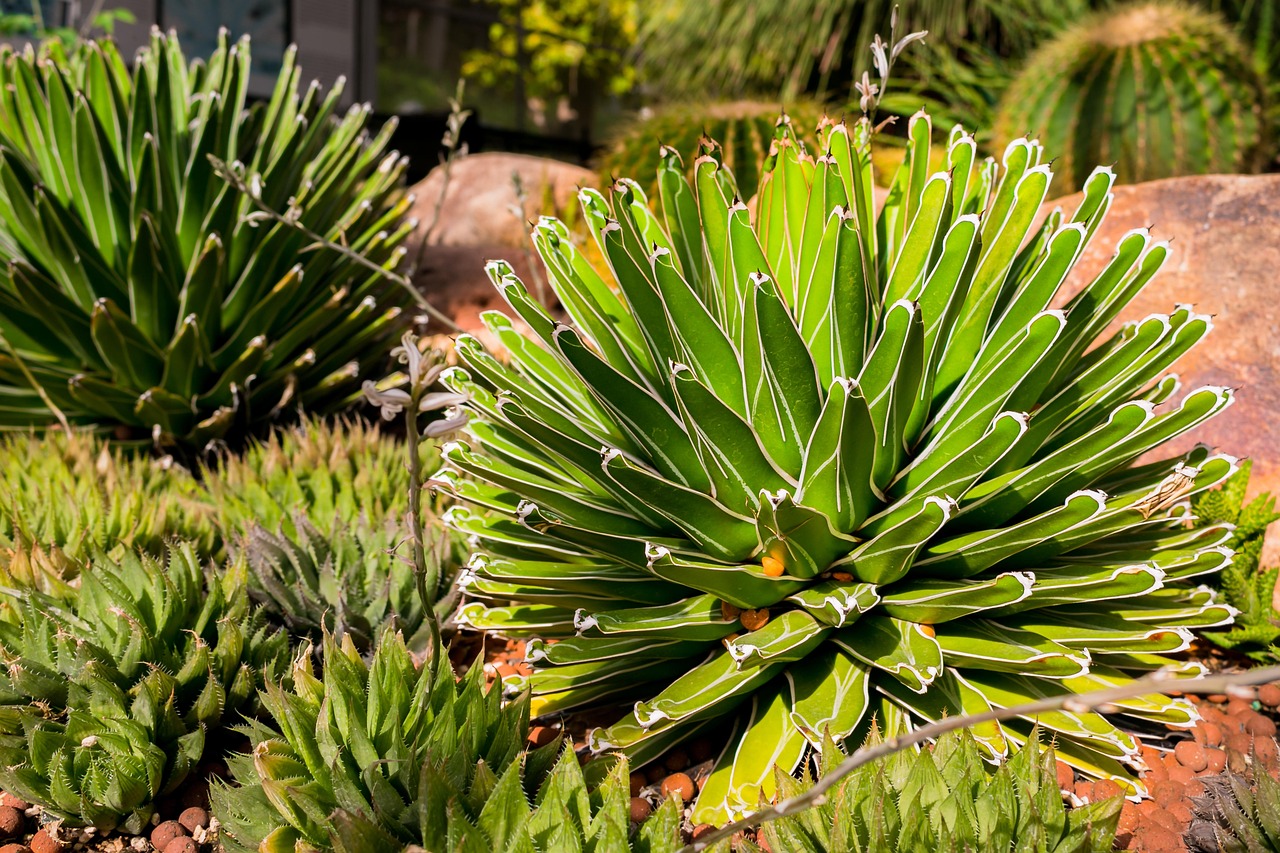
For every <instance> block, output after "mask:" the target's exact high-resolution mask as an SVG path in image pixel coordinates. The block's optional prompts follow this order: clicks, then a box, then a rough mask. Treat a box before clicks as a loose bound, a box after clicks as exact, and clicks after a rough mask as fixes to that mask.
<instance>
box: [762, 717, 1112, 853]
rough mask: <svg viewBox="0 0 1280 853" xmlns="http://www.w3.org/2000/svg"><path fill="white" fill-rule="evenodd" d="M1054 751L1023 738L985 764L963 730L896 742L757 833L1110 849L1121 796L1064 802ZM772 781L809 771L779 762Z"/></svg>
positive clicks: (836, 843)
mask: <svg viewBox="0 0 1280 853" xmlns="http://www.w3.org/2000/svg"><path fill="white" fill-rule="evenodd" d="M874 740H875V738H874V737H873V742H874ZM823 757H824V759H827V760H828V762H831V761H833V760H839V758H840V752H839V749H838V748H836V746H835V744H834V743H832V744H829V746H828V748H827V749H825V750H824V751H823ZM1054 760H1055V759H1054V751H1053V749H1052V748H1049V749H1043V748H1041V746H1040V743H1039V738H1036V737H1033V738H1031V739H1030V740H1029V741H1028V743H1027V746H1026V747H1025V748H1023V749H1021V750H1018V751H1016V752H1015V753H1014V754H1013V755H1012V756H1011V757H1010V759H1009V760H1008V761H1007V762H1005V763H1004V764H1002V765H1001V766H1000V767H999V768H998V769H996V770H995V772H994V773H991V772H988V771H989V770H990V768H989V766H988V765H987V763H986V761H985V757H984V756H983V754H982V750H981V749H980V748H979V746H978V742H977V740H975V739H974V737H973V735H972V734H970V733H969V732H967V731H963V730H961V731H959V732H952V733H949V734H947V735H944V736H943V737H941V738H939V739H938V741H937V743H936V744H934V745H933V747H932V748H931V749H922V750H918V751H915V750H900V751H898V752H895V753H893V754H891V755H890V756H888V757H886V758H884V759H882V760H880V761H877V762H876V763H874V764H868V765H863V766H862V767H861V768H859V769H858V770H856V771H854V772H853V773H851V774H850V775H849V776H846V777H845V778H844V779H842V780H840V782H838V783H837V785H836V786H835V788H834V789H833V790H832V792H831V793H830V794H828V795H826V797H825V799H824V801H823V802H822V803H820V804H818V805H815V806H813V807H811V808H809V809H806V810H804V811H802V812H800V813H798V814H795V815H790V816H787V817H784V818H781V819H779V820H776V821H772V822H770V823H767V824H765V825H764V826H763V827H762V828H761V835H762V837H763V840H764V842H765V843H766V844H767V845H768V849H770V850H786V851H788V853H825V851H828V850H847V851H850V853H862V851H874V850H1027V851H1031V850H1035V851H1040V852H1041V853H1095V851H1102V850H1111V849H1112V844H1113V842H1114V840H1115V834H1116V824H1117V823H1118V821H1119V819H1120V805H1121V803H1122V802H1123V799H1122V798H1120V797H1115V798H1113V799H1109V800H1099V801H1097V802H1093V803H1088V804H1086V805H1083V806H1080V807H1077V808H1073V809H1071V810H1067V809H1066V807H1065V806H1064V803H1063V799H1062V794H1061V791H1059V790H1058V782H1057V776H1056V775H1055V773H1054ZM831 769H832V766H831V764H830V763H828V766H826V767H823V768H821V770H822V772H823V773H824V774H825V773H827V772H830V770H831ZM777 784H778V790H779V792H780V793H781V794H782V795H783V796H786V797H788V798H790V797H794V796H797V795H799V794H802V793H803V792H804V791H806V790H807V789H808V788H810V787H811V786H812V784H813V780H812V779H811V778H810V774H809V773H808V771H807V769H806V773H805V776H804V778H802V779H800V780H796V779H793V778H791V777H790V776H789V775H787V774H784V773H782V772H781V771H779V772H778V774H777ZM742 849H744V850H748V851H751V850H756V849H759V848H755V847H754V846H745V845H743V846H742Z"/></svg>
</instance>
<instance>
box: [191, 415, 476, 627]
mask: <svg viewBox="0 0 1280 853" xmlns="http://www.w3.org/2000/svg"><path fill="white" fill-rule="evenodd" d="M419 449H420V452H421V453H422V462H423V465H424V466H432V465H434V464H436V462H437V461H438V458H439V457H438V454H437V451H436V449H435V444H434V443H433V442H424V443H423V444H422V445H421V446H420V448H419ZM407 453H408V450H407V445H406V443H405V442H404V440H403V439H400V438H397V437H395V436H393V435H390V434H388V433H386V432H383V431H382V430H380V429H378V428H377V427H376V426H369V425H367V424H364V423H362V422H359V421H354V420H352V421H343V422H340V423H338V424H326V423H324V422H322V421H308V422H305V423H303V424H300V425H299V426H297V427H293V428H290V429H284V430H277V431H274V432H273V433H272V434H271V435H270V436H269V437H268V438H266V439H265V440H263V441H260V442H253V443H251V444H250V445H249V446H248V447H247V448H246V449H245V451H244V453H242V454H235V455H228V456H226V457H224V458H222V459H220V460H219V461H218V462H217V464H216V465H214V466H212V467H210V468H208V469H206V470H205V472H204V483H205V485H206V487H207V489H208V494H209V497H210V499H211V500H210V502H211V504H212V507H213V512H214V513H215V515H216V518H217V523H218V527H219V529H220V530H221V532H222V534H223V535H224V536H225V537H226V544H227V548H228V550H229V551H230V552H231V553H232V554H235V555H238V556H240V557H243V558H244V559H245V560H246V561H247V562H248V565H249V569H250V571H249V583H250V593H251V595H252V596H253V597H254V599H255V600H257V601H258V602H259V603H260V604H261V605H262V606H263V608H264V609H265V610H266V611H267V613H268V614H269V615H270V616H271V618H272V619H273V620H275V621H277V622H279V623H281V624H284V625H285V626H287V627H288V628H289V630H290V631H291V632H293V633H295V634H300V635H304V636H307V637H310V638H311V639H313V640H317V641H318V640H319V639H320V632H321V629H322V628H325V629H327V630H329V631H331V632H334V633H336V634H337V635H339V636H345V635H348V634H349V635H351V636H352V638H353V639H354V640H355V642H356V644H357V645H358V646H359V647H360V648H361V649H362V650H363V649H368V648H369V647H370V646H371V645H372V642H373V640H374V639H375V638H376V637H377V636H378V635H379V634H380V633H381V631H382V628H383V627H387V626H391V627H395V628H397V629H399V630H401V631H403V632H404V633H405V635H406V636H407V637H409V645H410V646H411V647H412V648H414V649H415V650H421V649H422V648H423V647H424V643H425V642H426V637H425V635H424V634H423V633H422V632H421V630H420V629H422V628H423V627H424V624H425V622H424V614H423V611H422V605H421V601H420V600H419V598H418V594H417V591H416V588H415V579H414V570H413V567H412V565H411V563H410V562H409V556H410V549H409V546H408V544H407V540H408V538H409V524H408V519H407V516H408V511H409V470H408V465H407ZM427 470H430V468H429V467H428V468H427ZM423 514H424V522H425V529H426V536H425V541H424V544H425V555H426V557H427V559H428V560H431V561H433V563H434V565H435V567H436V574H435V577H437V578H440V579H441V580H442V582H443V584H444V588H445V590H446V592H447V591H448V590H449V588H450V586H449V582H450V581H451V579H452V578H453V577H454V575H455V574H456V573H457V569H458V566H459V565H460V564H461V562H462V555H461V553H460V546H459V543H458V542H457V541H456V539H455V538H454V537H453V536H452V535H451V534H450V532H449V531H447V530H445V529H444V527H443V525H441V524H440V523H439V520H438V518H437V516H436V514H435V510H434V507H433V506H431V505H430V504H428V505H427V506H424V507H423Z"/></svg>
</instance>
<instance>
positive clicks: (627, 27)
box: [462, 0, 637, 128]
mask: <svg viewBox="0 0 1280 853" xmlns="http://www.w3.org/2000/svg"><path fill="white" fill-rule="evenodd" d="M486 5H488V6H490V7H491V8H494V9H496V10H497V12H498V15H499V20H498V21H497V22H495V23H494V24H492V25H491V26H490V27H489V46H488V49H486V50H475V51H471V52H470V53H469V54H468V55H467V57H466V60H465V61H464V63H463V68H462V74H463V76H464V77H466V78H467V79H468V80H471V81H472V82H474V83H476V84H479V85H481V86H486V87H512V88H515V89H516V91H518V92H520V93H521V95H522V96H523V99H524V101H525V102H526V105H527V106H529V107H530V109H531V110H532V111H534V113H535V118H536V116H537V115H539V114H541V115H542V116H543V117H544V120H547V121H558V122H560V123H564V124H569V123H573V122H578V123H580V124H581V126H582V127H585V128H589V127H590V126H591V122H592V118H593V111H594V96H595V95H596V93H598V92H604V93H607V94H611V95H621V94H624V93H626V92H627V91H629V90H630V89H631V87H632V86H633V85H635V79H636V72H635V67H634V65H633V64H632V63H631V62H628V61H626V55H627V53H628V51H629V50H630V49H631V46H632V45H633V43H634V41H635V37H636V27H637V4H636V3H635V0H491V1H490V2H489V3H487V4H486Z"/></svg>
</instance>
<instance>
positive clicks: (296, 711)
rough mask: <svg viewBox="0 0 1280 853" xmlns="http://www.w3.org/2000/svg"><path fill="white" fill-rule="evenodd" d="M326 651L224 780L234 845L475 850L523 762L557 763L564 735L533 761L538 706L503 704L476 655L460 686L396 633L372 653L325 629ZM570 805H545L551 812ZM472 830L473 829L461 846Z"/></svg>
mask: <svg viewBox="0 0 1280 853" xmlns="http://www.w3.org/2000/svg"><path fill="white" fill-rule="evenodd" d="M437 654H438V655H440V656H441V657H443V654H444V653H443V652H442V651H437ZM323 661H324V665H323V672H322V675H321V676H320V677H319V678H317V677H316V676H315V675H314V674H313V673H312V654H311V652H310V650H309V649H304V650H303V651H302V652H301V653H300V654H299V656H298V657H297V659H296V661H295V665H294V668H293V687H292V689H285V688H284V687H281V686H278V685H271V684H269V685H268V686H267V689H266V692H265V693H264V694H263V704H264V705H265V707H266V709H267V711H268V712H269V713H270V715H271V717H272V718H273V721H272V722H273V724H272V725H266V724H262V723H251V724H249V725H248V726H247V727H246V728H245V733H246V734H248V736H249V738H250V739H251V741H252V743H253V749H252V752H251V753H250V754H247V755H242V756H237V757H236V758H233V759H232V760H231V762H230V766H231V771H232V774H233V775H234V777H235V780H236V781H237V782H239V783H240V785H241V786H242V787H239V788H233V787H228V786H226V785H217V786H216V787H215V789H214V792H213V803H214V810H215V812H216V813H217V814H218V815H219V818H220V820H222V822H223V824H224V827H225V832H226V834H228V835H230V837H231V844H232V845H235V844H238V845H243V847H245V848H248V849H254V850H256V849H262V850H286V849H289V850H292V849H298V850H303V849H317V848H318V849H338V850H343V851H351V853H356V851H360V853H366V852H367V851H381V850H389V851H399V850H402V849H404V847H405V845H407V844H420V845H422V846H423V847H425V848H426V849H428V850H458V849H465V850H471V849H478V848H476V847H474V846H470V845H474V843H475V842H476V841H478V840H479V836H478V835H477V833H476V829H475V827H474V826H473V824H472V821H474V820H476V819H477V818H480V816H481V815H482V813H485V812H489V811H493V810H495V809H496V810H500V811H501V812H502V813H504V814H507V813H508V812H507V808H508V807H509V806H510V805H511V803H510V794H511V791H510V790H509V789H510V788H511V787H512V786H513V785H514V786H515V789H516V791H518V792H520V798H521V799H523V790H522V789H521V787H520V774H521V769H520V768H521V764H522V761H523V766H524V768H525V772H526V773H527V774H528V775H529V778H530V779H532V780H537V779H540V778H541V776H542V775H545V774H546V772H547V771H548V770H549V769H550V766H551V763H552V762H553V761H554V760H555V756H556V746H555V745H552V746H549V747H544V748H543V749H541V750H536V751H534V752H531V753H529V754H528V755H525V756H523V758H522V751H523V748H524V746H525V739H526V736H527V733H528V728H529V708H528V703H527V701H520V702H513V703H510V704H508V705H506V706H505V707H504V706H503V705H502V704H501V703H500V697H499V691H498V690H496V689H492V690H489V691H487V692H486V691H485V689H484V676H483V674H482V668H481V667H479V666H475V667H472V669H471V671H470V672H469V673H468V674H467V675H466V676H465V677H463V678H462V680H461V681H458V682H456V683H455V681H454V678H453V677H452V670H451V669H450V668H449V664H448V662H447V660H441V661H440V669H439V671H438V672H435V671H434V670H433V667H432V665H431V664H430V663H428V664H426V665H424V666H422V667H418V666H416V665H415V663H414V661H413V659H412V657H411V656H410V654H409V650H408V648H407V647H406V646H405V644H404V642H403V640H402V639H401V638H400V637H399V636H398V635H396V634H394V633H392V632H390V631H388V632H385V633H384V634H383V635H382V637H381V638H380V642H379V643H378V646H377V649H376V651H375V652H374V654H373V658H372V661H366V660H365V659H364V658H362V657H361V655H360V653H359V652H358V651H357V650H356V648H355V645H354V644H353V643H352V642H351V641H350V639H349V638H348V639H345V640H343V641H341V642H339V641H337V640H335V639H333V638H332V637H329V636H326V637H325V640H324V648H323ZM570 758H572V755H571V756H570ZM575 768H576V762H575ZM499 777H501V781H500V778H499ZM624 778H625V777H624ZM513 779H514V782H513V781H511V780H513ZM534 784H536V781H535V782H534ZM582 794H583V795H584V796H585V789H583V790H582ZM486 800H488V801H490V802H491V803H493V805H491V806H486V805H485V803H486ZM526 808H527V803H526ZM552 812H554V814H552ZM563 815H564V812H563V811H560V810H554V809H548V815H547V822H548V823H550V824H554V823H558V822H559V821H560V820H561V818H562V817H563ZM481 820H482V821H483V820H484V819H483V818H481ZM508 829H509V830H511V831H514V830H515V829H516V827H515V826H514V824H513V823H512V824H508ZM462 837H468V838H470V839H471V840H470V841H469V842H468V844H465V845H464V844H460V843H459V840H460V839H461V838H462ZM357 839H358V841H357ZM490 841H491V842H492V843H493V844H494V845H496V847H497V849H507V848H506V847H504V846H503V845H502V844H500V843H499V839H496V838H490ZM230 849H236V848H235V847H234V846H231V847H230ZM485 849H492V848H485ZM517 849H519V848H517ZM538 849H568V848H559V847H545V846H539V848H538Z"/></svg>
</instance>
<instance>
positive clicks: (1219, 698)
mask: <svg viewBox="0 0 1280 853" xmlns="http://www.w3.org/2000/svg"><path fill="white" fill-rule="evenodd" d="M1204 698H1205V701H1206V702H1213V703H1214V704H1215V705H1225V704H1226V703H1227V694H1225V693H1210V694H1209V695H1208V696H1206V697H1204Z"/></svg>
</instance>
